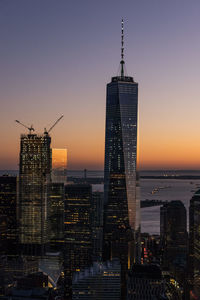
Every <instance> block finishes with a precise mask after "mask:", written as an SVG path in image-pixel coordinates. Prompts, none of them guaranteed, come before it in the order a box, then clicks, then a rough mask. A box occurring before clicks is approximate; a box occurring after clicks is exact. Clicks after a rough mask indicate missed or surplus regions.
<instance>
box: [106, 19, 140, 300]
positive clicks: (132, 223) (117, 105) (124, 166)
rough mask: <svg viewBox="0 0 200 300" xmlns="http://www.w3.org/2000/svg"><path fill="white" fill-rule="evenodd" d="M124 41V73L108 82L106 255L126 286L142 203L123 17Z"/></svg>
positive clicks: (135, 93) (134, 103)
mask: <svg viewBox="0 0 200 300" xmlns="http://www.w3.org/2000/svg"><path fill="white" fill-rule="evenodd" d="M121 44H122V47H121V62H120V64H121V74H120V76H116V77H112V80H111V82H110V83H109V84H108V85H107V100H106V137H105V169H104V180H105V184H104V195H105V208H104V259H111V258H114V257H118V258H119V259H120V263H121V266H122V285H123V286H125V282H126V280H125V279H126V274H127V270H128V268H130V266H131V264H132V263H133V262H134V261H135V260H136V259H137V249H138V245H137V234H138V233H139V230H140V222H139V219H140V203H139V199H138V197H137V192H136V181H137V180H136V170H137V167H136V159H137V114H138V84H137V83H136V82H135V81H134V79H133V78H132V77H129V76H125V74H124V63H125V62H124V31H123V20H122V41H121ZM122 297H123V295H122Z"/></svg>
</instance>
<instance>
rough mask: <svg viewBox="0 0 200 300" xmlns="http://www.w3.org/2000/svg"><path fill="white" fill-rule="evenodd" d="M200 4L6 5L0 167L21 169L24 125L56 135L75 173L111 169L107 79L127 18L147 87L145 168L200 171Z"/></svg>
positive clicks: (0, 22)
mask: <svg viewBox="0 0 200 300" xmlns="http://www.w3.org/2000/svg"><path fill="white" fill-rule="evenodd" d="M199 12H200V1H199V0H190V1H189V0H167V1H164V0H137V1H136V0H121V1H118V0H101V1H97V0H84V1H83V0H71V1H70V0H0V103H1V109H0V124H1V127H0V128H1V129H0V141H1V146H0V169H10V168H11V169H17V168H18V157H19V141H20V134H21V133H24V132H26V130H24V129H23V127H20V126H19V125H18V124H16V123H15V122H14V120H15V119H18V120H20V121H21V122H23V123H25V124H27V125H30V124H33V125H34V127H35V129H36V131H37V132H42V131H43V128H44V127H47V128H49V127H50V126H51V125H52V123H53V122H54V121H55V120H56V119H57V118H58V117H59V116H60V115H61V114H64V118H63V119H62V120H61V121H60V123H59V124H58V125H57V126H56V127H55V128H54V129H53V130H52V132H51V136H52V147H55V148H65V147H66V148H67V149H68V167H69V169H83V168H88V169H103V161H104V134H105V133H104V131H105V101H106V83H108V82H109V81H110V78H111V76H115V75H117V70H118V67H119V61H120V22H121V18H122V17H123V18H124V23H125V24H124V27H125V61H126V68H127V72H128V75H130V76H134V79H135V81H137V82H138V83H139V166H140V168H141V169H171V168H176V169H199V168H200V17H199Z"/></svg>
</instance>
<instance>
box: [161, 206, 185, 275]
mask: <svg viewBox="0 0 200 300" xmlns="http://www.w3.org/2000/svg"><path fill="white" fill-rule="evenodd" d="M160 237H161V245H162V248H163V261H162V262H163V266H164V267H167V268H169V269H173V268H174V265H177V266H178V265H179V264H181V265H186V256H187V239H188V236H187V213H186V208H185V206H184V204H183V203H182V202H181V201H178V200H176V201H171V202H169V203H167V204H165V205H163V206H162V207H161V208H160Z"/></svg>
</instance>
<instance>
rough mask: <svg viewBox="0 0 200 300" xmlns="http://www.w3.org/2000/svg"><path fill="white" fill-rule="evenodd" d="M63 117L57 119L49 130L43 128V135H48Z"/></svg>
mask: <svg viewBox="0 0 200 300" xmlns="http://www.w3.org/2000/svg"><path fill="white" fill-rule="evenodd" d="M63 117H64V116H63V115H62V116H61V117H60V118H58V120H56V122H55V123H54V124H53V125H52V126H51V127H50V128H49V130H46V128H44V134H45V135H48V134H49V132H50V131H51V130H52V129H53V128H54V127H55V126H56V124H57V123H58V122H59V121H60V120H61V119H62V118H63Z"/></svg>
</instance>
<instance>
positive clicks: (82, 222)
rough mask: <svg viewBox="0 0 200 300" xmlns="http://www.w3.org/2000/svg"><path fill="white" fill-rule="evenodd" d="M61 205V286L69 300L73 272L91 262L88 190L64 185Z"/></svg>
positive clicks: (77, 186)
mask: <svg viewBox="0 0 200 300" xmlns="http://www.w3.org/2000/svg"><path fill="white" fill-rule="evenodd" d="M64 202H65V208H64V209H65V212H64V237H65V251H64V272H65V287H66V296H67V297H69V299H71V298H70V297H71V287H72V276H73V273H74V272H76V271H78V272H79V271H80V270H82V269H84V268H86V267H89V266H90V265H91V263H92V254H93V251H92V246H93V243H92V229H93V228H92V209H93V205H92V187H91V186H90V185H89V184H67V185H66V186H65V201H64Z"/></svg>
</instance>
